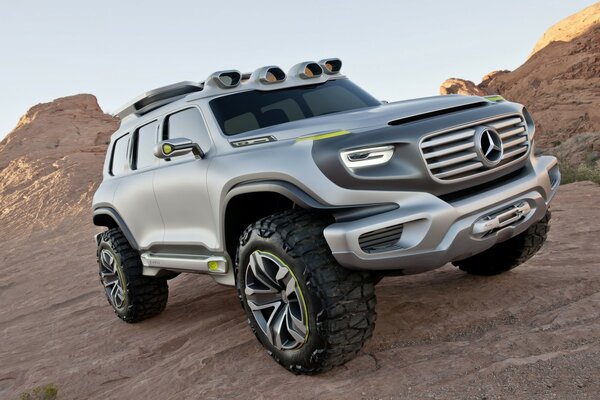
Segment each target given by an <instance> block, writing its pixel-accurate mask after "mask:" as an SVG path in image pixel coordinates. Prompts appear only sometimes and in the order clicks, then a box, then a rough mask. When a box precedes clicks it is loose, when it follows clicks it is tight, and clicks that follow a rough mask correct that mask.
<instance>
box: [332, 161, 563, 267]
mask: <svg viewBox="0 0 600 400" xmlns="http://www.w3.org/2000/svg"><path fill="white" fill-rule="evenodd" d="M530 160H531V162H530V163H528V165H527V166H526V167H525V168H524V171H523V173H522V174H520V175H519V176H517V177H515V179H514V180H511V181H508V182H506V183H503V184H500V185H498V186H495V187H491V188H488V189H486V190H484V191H481V192H477V193H475V194H473V195H470V196H466V197H462V198H460V199H457V200H453V201H448V202H446V201H444V200H442V199H440V198H438V197H436V196H434V195H432V194H429V193H422V192H419V193H414V194H413V195H411V196H408V197H406V196H403V200H402V201H399V202H398V205H399V208H398V209H396V210H394V211H389V212H386V213H383V214H377V215H374V216H370V217H367V218H362V219H358V220H354V221H349V222H339V223H334V224H332V225H330V226H328V227H327V228H325V231H324V235H325V239H326V240H327V243H328V244H329V247H330V249H331V251H332V253H333V256H334V257H335V258H336V260H337V261H338V262H339V263H340V264H341V265H343V266H345V267H347V268H352V269H366V270H377V271H386V270H394V271H397V272H399V273H401V274H407V275H408V274H416V273H420V272H425V271H428V270H431V269H435V268H438V267H441V266H443V265H444V264H446V263H448V262H451V261H456V260H460V259H464V258H467V257H470V256H472V255H475V254H477V253H480V252H482V251H484V250H486V249H488V248H490V247H492V246H493V245H495V244H496V243H499V242H502V241H505V240H507V239H510V238H511V237H513V236H515V235H518V234H519V233H521V232H523V231H525V230H526V229H527V228H528V227H529V226H531V225H532V224H534V223H535V222H537V221H539V220H540V219H542V218H543V217H544V215H545V214H546V211H547V209H548V206H549V204H550V201H551V200H552V198H553V197H554V195H555V193H556V190H557V189H558V186H559V184H560V172H559V171H558V165H557V161H556V158H554V157H547V156H544V157H539V158H537V157H531V158H530ZM511 209H519V210H521V211H522V210H527V212H526V213H523V215H521V216H520V217H519V218H515V221H507V224H506V225H502V226H501V227H498V226H496V227H495V229H493V230H490V231H488V232H483V233H482V232H481V226H482V221H484V220H485V219H486V218H487V219H491V218H492V217H494V216H497V215H504V214H505V213H506V210H511ZM400 225H402V234H401V237H400V239H399V241H398V242H396V243H395V244H393V245H392V246H390V247H389V248H385V249H383V250H379V251H376V252H367V251H365V250H363V249H362V248H361V245H360V241H359V238H360V237H361V235H364V234H368V233H369V232H373V231H378V230H380V229H386V228H389V227H392V226H400Z"/></svg>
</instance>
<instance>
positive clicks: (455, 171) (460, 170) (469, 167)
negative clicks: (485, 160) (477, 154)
mask: <svg viewBox="0 0 600 400" xmlns="http://www.w3.org/2000/svg"><path fill="white" fill-rule="evenodd" d="M481 167H483V164H482V163H480V162H479V161H477V162H476V163H472V164H467V165H465V166H464V167H460V168H454V169H451V170H450V171H445V172H440V173H436V174H435V176H437V177H438V178H446V177H448V176H453V175H458V174H462V173H464V172H469V171H472V170H474V169H478V168H481Z"/></svg>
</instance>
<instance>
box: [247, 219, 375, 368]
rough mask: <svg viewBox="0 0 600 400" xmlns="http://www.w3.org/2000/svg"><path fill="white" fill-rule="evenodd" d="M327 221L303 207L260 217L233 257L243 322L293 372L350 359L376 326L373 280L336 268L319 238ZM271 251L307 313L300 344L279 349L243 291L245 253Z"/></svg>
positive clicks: (334, 364) (331, 365)
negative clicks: (288, 275) (305, 332)
mask: <svg viewBox="0 0 600 400" xmlns="http://www.w3.org/2000/svg"><path fill="white" fill-rule="evenodd" d="M331 222H332V221H331V220H330V218H329V217H328V216H325V215H320V214H318V213H313V212H309V211H305V210H288V211H284V212H280V213H277V214H274V215H271V216H269V217H266V218H263V219H261V220H259V221H258V222H256V223H254V224H252V225H250V226H249V227H248V228H247V229H246V230H245V231H244V232H243V234H242V235H241V237H240V243H239V247H238V252H237V255H236V261H237V262H236V286H237V289H238V294H239V298H240V301H241V303H242V306H243V307H244V309H245V311H246V314H247V316H248V324H249V325H250V327H251V328H252V331H253V332H254V334H255V335H256V337H257V339H258V340H259V341H260V342H261V344H262V345H263V346H264V347H265V348H266V349H267V352H268V354H269V355H270V356H271V357H272V358H273V359H274V360H275V361H277V362H278V363H279V364H281V365H282V366H283V367H285V368H286V369H288V370H290V371H292V372H294V373H296V374H309V375H310V374H316V373H320V372H323V371H326V370H329V369H331V368H332V367H334V366H337V365H341V364H343V363H345V362H347V361H349V360H351V359H353V358H354V357H355V356H356V355H357V354H358V352H359V351H360V350H361V349H362V347H363V345H364V343H365V342H366V341H367V340H368V339H369V338H370V337H371V336H372V334H373V329H374V328H375V320H376V318H377V314H376V313H375V305H376V302H377V300H376V298H375V291H374V283H373V280H372V277H371V275H370V274H369V273H368V272H359V271H352V270H349V269H346V268H343V267H341V266H340V265H339V264H338V263H337V262H336V260H335V258H334V257H333V256H332V254H331V252H330V250H329V247H328V245H327V242H326V241H325V238H324V237H323V229H324V228H325V227H326V226H327V225H328V224H330V223H331ZM256 251H261V252H262V251H264V252H269V254H273V255H274V256H276V257H277V258H278V259H279V260H281V261H282V262H285V263H286V264H287V265H286V267H287V268H288V269H290V270H292V272H293V275H294V277H295V278H297V279H296V281H297V284H298V285H299V287H300V289H301V290H302V293H303V299H304V300H305V303H306V306H307V312H308V336H306V338H305V341H304V342H303V344H301V346H300V347H298V348H294V349H288V350H280V349H279V348H277V347H275V346H274V345H273V344H271V342H270V341H269V340H268V338H267V337H266V335H265V334H264V333H263V331H261V329H260V328H259V326H258V324H257V321H256V319H255V318H254V316H253V313H252V311H251V310H250V307H249V306H248V303H247V301H246V300H247V299H246V294H245V291H244V288H245V285H246V271H247V270H248V269H249V266H248V265H249V261H250V260H249V257H250V255H251V254H252V253H253V252H256Z"/></svg>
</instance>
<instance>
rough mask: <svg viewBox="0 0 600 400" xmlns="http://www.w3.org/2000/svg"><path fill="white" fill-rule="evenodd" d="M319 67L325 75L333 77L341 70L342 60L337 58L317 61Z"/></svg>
mask: <svg viewBox="0 0 600 400" xmlns="http://www.w3.org/2000/svg"><path fill="white" fill-rule="evenodd" d="M319 65H320V66H321V67H322V68H323V72H325V73H326V74H327V75H335V74H339V73H340V70H341V69H342V60H340V59H339V58H326V59H323V60H321V61H319Z"/></svg>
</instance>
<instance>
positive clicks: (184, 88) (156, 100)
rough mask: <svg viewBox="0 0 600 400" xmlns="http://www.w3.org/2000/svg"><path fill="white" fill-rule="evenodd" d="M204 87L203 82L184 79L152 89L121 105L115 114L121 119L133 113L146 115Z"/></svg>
mask: <svg viewBox="0 0 600 400" xmlns="http://www.w3.org/2000/svg"><path fill="white" fill-rule="evenodd" d="M203 88H204V85H203V84H202V83H197V82H191V81H184V82H178V83H174V84H172V85H168V86H163V87H160V88H158V89H154V90H150V91H148V92H146V93H144V94H142V95H141V96H138V97H136V98H135V99H133V100H131V101H130V102H129V103H127V104H125V105H124V106H123V107H121V108H120V109H119V110H118V111H117V112H116V113H115V115H116V116H118V117H119V118H120V119H121V120H123V119H125V117H128V116H129V115H131V114H135V115H144V114H146V113H148V112H150V111H152V110H155V109H157V108H159V107H162V106H164V105H165V104H169V103H172V102H174V101H175V100H179V99H180V98H182V97H184V96H186V95H188V94H190V93H194V92H199V91H201V90H202V89H203Z"/></svg>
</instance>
